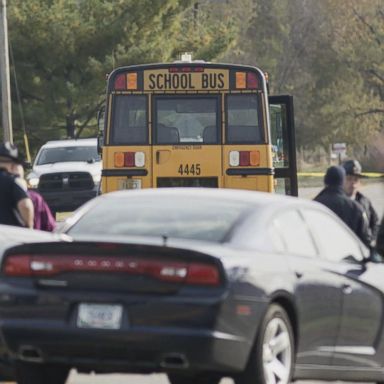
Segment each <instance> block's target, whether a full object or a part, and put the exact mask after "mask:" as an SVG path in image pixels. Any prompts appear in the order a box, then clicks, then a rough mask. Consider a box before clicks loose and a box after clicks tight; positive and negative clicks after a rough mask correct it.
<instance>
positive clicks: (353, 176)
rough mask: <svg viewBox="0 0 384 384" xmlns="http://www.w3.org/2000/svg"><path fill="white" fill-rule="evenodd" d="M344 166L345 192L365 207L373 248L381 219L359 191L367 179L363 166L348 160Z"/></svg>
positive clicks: (355, 161)
mask: <svg viewBox="0 0 384 384" xmlns="http://www.w3.org/2000/svg"><path fill="white" fill-rule="evenodd" d="M342 166H343V168H344V169H345V172H346V174H347V176H346V178H345V182H344V190H345V192H346V194H347V195H348V196H349V197H350V198H351V199H353V200H356V201H357V202H358V203H359V204H360V205H361V206H362V207H363V209H364V211H365V213H366V215H367V218H368V225H369V228H370V230H371V232H372V246H374V245H375V241H376V237H377V233H378V231H379V217H378V215H377V212H376V211H375V208H373V205H372V203H371V201H370V200H369V199H368V197H367V196H365V195H363V194H362V193H361V192H360V191H359V189H360V187H361V182H360V180H361V179H362V178H364V177H365V176H364V175H363V174H362V168H361V165H360V163H359V162H358V161H357V160H347V161H345V162H344V163H343V164H342Z"/></svg>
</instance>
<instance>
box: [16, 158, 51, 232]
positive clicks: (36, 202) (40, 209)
mask: <svg viewBox="0 0 384 384" xmlns="http://www.w3.org/2000/svg"><path fill="white" fill-rule="evenodd" d="M14 174H15V176H17V177H18V178H19V180H20V181H22V182H23V184H24V185H25V188H27V182H26V181H25V179H24V168H23V166H22V165H21V164H17V165H16V167H14ZM27 192H28V196H29V198H30V199H31V200H32V203H33V207H34V211H35V215H34V220H33V228H34V229H39V230H41V231H47V232H52V231H53V230H54V229H55V228H56V220H55V218H54V217H53V215H52V212H51V210H50V208H49V206H48V204H47V202H46V201H45V200H44V198H43V196H41V195H40V193H38V192H36V191H33V190H30V189H28V191H27Z"/></svg>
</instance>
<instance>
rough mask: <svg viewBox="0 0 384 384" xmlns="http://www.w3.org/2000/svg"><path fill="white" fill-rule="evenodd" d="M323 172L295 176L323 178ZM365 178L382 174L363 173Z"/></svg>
mask: <svg viewBox="0 0 384 384" xmlns="http://www.w3.org/2000/svg"><path fill="white" fill-rule="evenodd" d="M324 174H325V172H298V173H297V176H299V177H301V176H303V177H323V176H324ZM363 175H364V176H366V177H384V173H378V172H363Z"/></svg>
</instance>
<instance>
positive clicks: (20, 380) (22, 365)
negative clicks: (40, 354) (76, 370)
mask: <svg viewBox="0 0 384 384" xmlns="http://www.w3.org/2000/svg"><path fill="white" fill-rule="evenodd" d="M15 370H16V375H15V376H16V383H17V384H65V382H66V381H67V378H68V375H69V368H68V367H66V366H61V365H54V364H37V363H27V362H21V361H20V362H17V363H16V364H15Z"/></svg>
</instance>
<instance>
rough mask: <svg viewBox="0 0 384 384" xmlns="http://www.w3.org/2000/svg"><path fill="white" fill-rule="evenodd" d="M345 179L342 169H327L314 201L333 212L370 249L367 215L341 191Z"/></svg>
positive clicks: (339, 167) (370, 235)
mask: <svg viewBox="0 0 384 384" xmlns="http://www.w3.org/2000/svg"><path fill="white" fill-rule="evenodd" d="M345 178H346V173H345V169H344V168H343V167H341V166H332V167H329V168H328V169H327V172H326V174H325V176H324V184H325V187H324V189H323V190H322V191H320V193H319V194H318V195H317V196H316V197H315V198H314V200H315V201H317V202H319V203H322V204H324V205H325V206H326V207H328V208H329V209H330V210H331V211H333V212H334V213H335V214H336V215H337V216H339V217H340V219H341V220H343V221H344V223H345V224H347V225H348V227H349V228H351V229H352V231H353V232H355V234H356V235H357V236H358V237H359V238H360V239H361V241H362V242H363V243H364V244H365V245H367V246H368V247H371V244H372V234H371V231H370V229H369V226H368V220H367V215H366V214H365V211H364V209H363V207H362V206H361V205H360V204H359V203H357V202H356V201H355V200H352V199H350V198H349V197H348V196H347V194H346V193H345V191H344V189H343V186H344V183H345Z"/></svg>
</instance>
